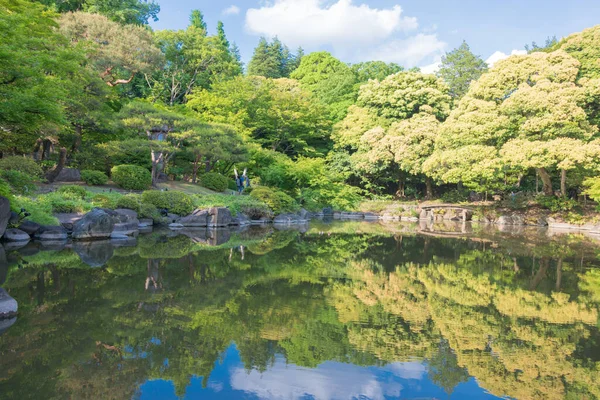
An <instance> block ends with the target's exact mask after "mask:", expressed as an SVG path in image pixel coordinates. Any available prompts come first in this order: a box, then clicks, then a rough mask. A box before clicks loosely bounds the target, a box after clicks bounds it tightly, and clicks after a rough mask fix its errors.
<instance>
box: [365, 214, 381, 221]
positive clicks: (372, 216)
mask: <svg viewBox="0 0 600 400" xmlns="http://www.w3.org/2000/svg"><path fill="white" fill-rule="evenodd" d="M364 216H365V220H367V221H379V215H377V214H375V213H365V215H364Z"/></svg>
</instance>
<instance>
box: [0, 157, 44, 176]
mask: <svg viewBox="0 0 600 400" xmlns="http://www.w3.org/2000/svg"><path fill="white" fill-rule="evenodd" d="M0 170H3V171H19V172H22V173H24V174H27V175H29V176H30V177H32V178H33V179H36V180H38V179H41V178H42V176H43V175H44V172H43V171H42V168H41V167H40V166H39V165H38V164H37V163H36V162H35V161H34V160H33V159H32V158H28V157H22V156H8V157H3V158H0Z"/></svg>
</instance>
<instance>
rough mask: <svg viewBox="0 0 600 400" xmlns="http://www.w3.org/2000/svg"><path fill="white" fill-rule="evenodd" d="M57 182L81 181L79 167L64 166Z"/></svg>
mask: <svg viewBox="0 0 600 400" xmlns="http://www.w3.org/2000/svg"><path fill="white" fill-rule="evenodd" d="M54 181H55V182H79V181H81V173H80V172H79V170H78V169H75V168H63V169H62V170H61V171H60V173H59V174H58V176H57V177H56V179H55V180H54Z"/></svg>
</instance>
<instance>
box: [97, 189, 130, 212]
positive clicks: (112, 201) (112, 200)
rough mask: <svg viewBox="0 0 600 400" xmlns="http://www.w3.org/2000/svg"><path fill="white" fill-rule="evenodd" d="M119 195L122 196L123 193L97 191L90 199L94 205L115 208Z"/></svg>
mask: <svg viewBox="0 0 600 400" xmlns="http://www.w3.org/2000/svg"><path fill="white" fill-rule="evenodd" d="M121 197H123V195H122V194H120V193H109V192H106V193H98V194H95V195H93V196H92V197H91V198H90V201H91V202H92V204H93V206H94V207H100V208H109V209H115V208H117V202H118V201H119V199H120V198H121Z"/></svg>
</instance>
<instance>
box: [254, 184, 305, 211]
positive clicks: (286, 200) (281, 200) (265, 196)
mask: <svg viewBox="0 0 600 400" xmlns="http://www.w3.org/2000/svg"><path fill="white" fill-rule="evenodd" d="M250 197H252V198H253V199H256V200H259V201H262V202H263V203H265V204H266V205H267V206H269V208H270V209H271V210H273V212H274V213H275V214H281V213H284V212H291V211H296V210H298V208H299V206H298V203H296V201H295V200H294V199H293V198H292V197H290V196H289V195H287V194H285V193H284V192H282V191H280V190H277V189H273V188H269V187H266V186H257V187H255V188H254V190H252V192H251V193H250Z"/></svg>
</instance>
